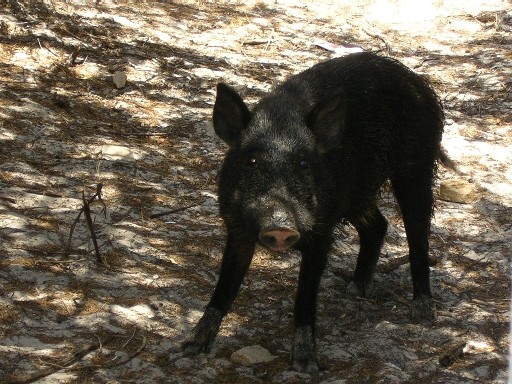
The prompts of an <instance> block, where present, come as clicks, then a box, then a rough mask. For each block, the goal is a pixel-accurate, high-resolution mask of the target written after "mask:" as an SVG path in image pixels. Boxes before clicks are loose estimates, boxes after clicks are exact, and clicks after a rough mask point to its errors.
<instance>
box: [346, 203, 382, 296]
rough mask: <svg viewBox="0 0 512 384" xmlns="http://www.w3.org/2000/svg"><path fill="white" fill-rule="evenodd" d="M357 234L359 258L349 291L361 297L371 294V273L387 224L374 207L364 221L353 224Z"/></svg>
mask: <svg viewBox="0 0 512 384" xmlns="http://www.w3.org/2000/svg"><path fill="white" fill-rule="evenodd" d="M353 225H354V226H355V228H356V229H357V233H358V234H359V244H360V248H359V256H358V257H357V265H356V269H355V271H354V279H353V282H352V284H351V285H350V288H349V290H350V291H353V292H354V293H356V294H357V295H359V296H361V297H366V296H367V295H369V294H370V293H371V290H372V280H373V271H374V269H375V265H376V264H377V260H378V259H379V255H380V250H381V248H382V243H383V242H384V236H385V235H386V230H387V228H388V223H387V221H386V219H385V218H384V216H382V213H380V211H379V209H378V208H377V207H376V206H373V207H372V208H371V209H370V210H369V212H368V213H367V214H366V215H365V217H364V219H363V220H361V221H359V222H354V223H353Z"/></svg>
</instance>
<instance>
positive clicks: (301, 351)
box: [291, 237, 331, 373]
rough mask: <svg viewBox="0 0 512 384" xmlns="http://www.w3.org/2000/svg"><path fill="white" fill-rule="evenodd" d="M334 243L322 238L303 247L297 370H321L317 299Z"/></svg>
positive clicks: (297, 311) (295, 352) (294, 361)
mask: <svg viewBox="0 0 512 384" xmlns="http://www.w3.org/2000/svg"><path fill="white" fill-rule="evenodd" d="M330 244H331V241H330V239H329V238H325V237H318V238H316V239H315V240H313V241H307V242H305V243H303V244H302V246H301V247H299V249H300V250H301V252H302V261H301V265H300V273H299V286H298V288H297V299H296V301H295V310H294V321H295V335H294V339H293V347H292V348H293V350H292V357H291V360H292V369H293V370H295V371H299V372H306V373H317V372H318V371H319V364H318V360H317V357H316V341H315V318H316V299H317V293H318V287H319V285H320V279H321V277H322V273H323V271H324V269H325V266H326V264H327V253H328V251H329V247H330Z"/></svg>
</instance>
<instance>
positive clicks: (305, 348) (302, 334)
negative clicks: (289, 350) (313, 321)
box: [291, 326, 320, 374]
mask: <svg viewBox="0 0 512 384" xmlns="http://www.w3.org/2000/svg"><path fill="white" fill-rule="evenodd" d="M291 368H292V369H293V370H294V371H297V372H304V373H309V374H316V373H318V371H319V370H320V367H319V365H318V361H317V359H316V346H315V340H314V337H313V331H312V329H311V327H310V326H303V327H299V328H297V329H296V330H295V337H294V340H293V354H292V367H291Z"/></svg>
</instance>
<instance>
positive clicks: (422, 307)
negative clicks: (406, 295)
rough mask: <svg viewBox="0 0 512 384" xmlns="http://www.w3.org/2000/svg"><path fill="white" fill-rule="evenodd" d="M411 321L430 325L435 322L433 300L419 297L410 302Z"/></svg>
mask: <svg viewBox="0 0 512 384" xmlns="http://www.w3.org/2000/svg"><path fill="white" fill-rule="evenodd" d="M411 317H412V321H414V322H416V323H432V322H434V321H435V320H436V318H437V314H436V305H435V303H434V299H432V297H430V296H427V295H421V296H419V297H417V298H415V299H414V300H413V302H412V312H411Z"/></svg>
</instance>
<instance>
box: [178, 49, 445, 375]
mask: <svg viewBox="0 0 512 384" xmlns="http://www.w3.org/2000/svg"><path fill="white" fill-rule="evenodd" d="M213 122H214V127H215V132H216V133H217V135H218V136H219V137H220V138H221V139H222V140H223V141H225V142H226V144H228V146H229V149H228V151H227V153H226V157H225V159H224V163H223V165H222V168H221V170H220V177H219V206H220V213H221V215H222V217H223V219H224V222H225V225H226V228H227V241H226V246H225V250H224V256H223V260H222V265H221V270H220V275H219V280H218V282H217V285H216V287H215V290H214V292H213V295H212V298H211V300H210V302H209V304H208V306H207V309H206V311H205V315H204V316H203V318H202V319H201V320H200V322H199V324H198V326H197V327H196V328H195V329H194V331H193V333H192V335H191V336H190V337H189V338H187V341H186V342H185V343H184V350H185V352H186V353H188V354H194V353H198V352H200V351H204V350H208V349H209V347H210V345H211V343H213V340H214V338H215V334H216V333H217V330H218V326H219V325H220V322H221V320H222V317H223V316H224V315H225V314H226V313H227V311H228V310H229V308H230V306H231V304H232V303H233V300H234V299H235V297H236V295H237V292H238V290H239V288H240V285H241V283H242V281H243V278H244V276H245V274H246V272H247V270H248V269H249V265H250V263H251V260H252V256H253V253H254V249H255V246H256V244H258V243H259V244H261V245H263V246H265V247H267V248H268V249H269V250H273V251H283V250H286V249H288V248H290V247H293V248H295V249H297V250H299V251H300V252H301V254H302V261H301V268H300V274H299V285H298V288H297V298H296V302H295V308H294V325H295V330H296V331H295V338H294V343H293V351H292V368H293V369H296V370H299V371H305V372H309V373H314V372H317V371H318V369H319V363H318V360H317V358H316V342H315V320H316V297H317V292H318V288H319V285H320V279H321V276H322V272H323V270H324V268H325V266H326V264H327V255H328V253H329V251H330V248H331V244H332V241H333V229H334V227H335V226H336V225H337V224H339V223H342V222H350V223H351V224H352V225H354V227H355V228H356V230H357V232H358V235H359V238H360V250H359V255H358V259H357V265H356V269H355V271H354V278H353V282H352V286H351V291H353V292H356V294H358V295H361V296H364V295H367V294H368V293H369V292H370V290H371V288H372V287H373V283H372V280H373V272H374V269H375V265H376V263H377V260H378V258H379V254H380V250H381V247H382V244H383V242H384V236H385V233H386V230H387V221H386V219H385V218H384V216H383V215H382V213H381V212H380V210H379V209H378V207H377V203H376V200H377V197H378V195H379V191H380V189H381V187H382V185H383V184H384V183H386V182H387V181H388V180H389V181H390V182H391V185H392V187H393V192H394V194H395V197H396V199H397V202H398V204H399V207H400V211H401V214H402V219H403V221H404V226H405V230H406V233H407V240H408V245H409V259H410V262H411V275H412V282H413V306H412V317H413V319H414V320H420V321H432V320H433V319H434V318H435V307H434V302H433V299H432V294H431V291H430V270H429V266H428V253H429V240H428V237H429V232H430V221H431V217H432V213H433V208H434V196H433V191H432V189H433V184H434V181H435V177H436V173H437V163H438V161H439V159H441V161H444V162H447V159H448V157H446V155H445V154H444V152H443V151H442V150H441V146H440V143H441V136H442V133H443V122H444V114H443V110H442V107H441V103H440V100H439V98H438V97H437V95H436V93H435V92H434V90H433V88H432V87H431V86H430V84H429V83H428V81H427V80H426V79H424V78H423V77H421V76H419V75H417V74H415V73H414V72H412V71H411V70H410V69H408V68H407V67H405V66H404V65H402V64H401V63H400V62H398V61H396V60H394V59H390V58H387V57H382V56H379V55H376V54H372V53H359V54H353V55H349V56H346V57H342V58H337V59H332V60H328V61H325V62H323V63H320V64H317V65H315V66H313V67H311V68H309V69H307V70H306V71H304V72H301V73H299V74H297V75H295V76H292V77H290V78H289V79H288V80H287V81H285V82H284V83H283V84H281V85H279V86H277V87H276V88H275V89H274V90H273V91H272V92H270V93H269V94H268V95H267V96H266V97H264V98H263V99H261V100H260V102H259V103H258V104H257V105H256V106H255V107H254V108H253V110H252V111H251V110H250V109H249V108H248V107H247V106H246V105H245V103H244V102H243V99H242V97H240V95H239V94H238V93H237V92H236V91H235V90H234V89H232V88H230V87H229V86H227V85H224V84H220V85H219V86H218V87H217V99H216V101H215V106H214V111H213Z"/></svg>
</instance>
